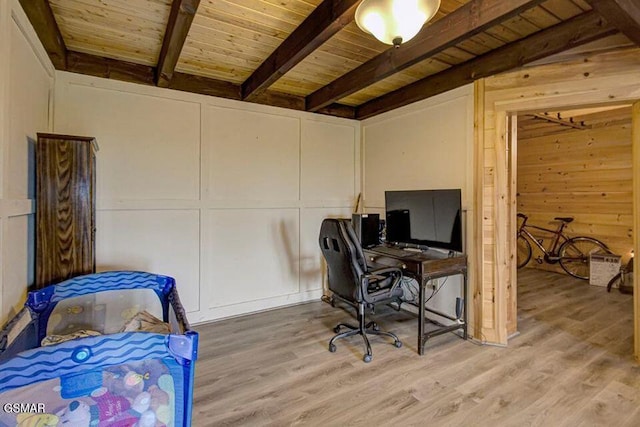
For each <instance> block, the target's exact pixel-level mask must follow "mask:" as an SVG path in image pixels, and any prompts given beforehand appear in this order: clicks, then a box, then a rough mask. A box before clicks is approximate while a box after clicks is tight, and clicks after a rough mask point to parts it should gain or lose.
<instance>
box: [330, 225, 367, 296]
mask: <svg viewBox="0 0 640 427" xmlns="http://www.w3.org/2000/svg"><path fill="white" fill-rule="evenodd" d="M318 242H319V244H320V250H321V251H322V255H323V256H324V259H325V260H326V262H327V267H328V279H329V289H330V290H331V292H333V293H335V294H338V296H340V297H342V298H344V299H347V300H349V301H353V302H359V301H361V300H362V295H361V291H360V277H361V276H362V275H363V274H364V273H365V272H366V271H367V264H366V261H365V258H364V254H363V252H362V247H361V246H360V242H359V241H358V238H357V236H356V233H355V232H354V230H353V228H352V226H351V222H350V221H349V220H346V219H334V218H327V219H325V220H323V221H322V225H321V226H320V236H319V238H318Z"/></svg>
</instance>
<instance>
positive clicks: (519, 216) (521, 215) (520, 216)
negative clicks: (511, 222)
mask: <svg viewBox="0 0 640 427" xmlns="http://www.w3.org/2000/svg"><path fill="white" fill-rule="evenodd" d="M518 218H524V219H527V218H529V217H528V216H526V215H525V214H523V213H519V214H518Z"/></svg>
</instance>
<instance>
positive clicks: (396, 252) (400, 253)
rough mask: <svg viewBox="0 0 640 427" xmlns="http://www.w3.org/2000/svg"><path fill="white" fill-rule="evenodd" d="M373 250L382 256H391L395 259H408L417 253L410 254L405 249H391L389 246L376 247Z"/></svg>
mask: <svg viewBox="0 0 640 427" xmlns="http://www.w3.org/2000/svg"><path fill="white" fill-rule="evenodd" d="M371 250H372V251H373V252H378V253H381V254H385V255H391V256H393V257H396V258H402V257H406V256H409V255H412V254H413V255H415V253H412V252H409V251H405V250H403V249H400V248H393V247H389V246H376V247H374V248H371Z"/></svg>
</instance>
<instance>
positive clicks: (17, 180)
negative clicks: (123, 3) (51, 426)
mask: <svg viewBox="0 0 640 427" xmlns="http://www.w3.org/2000/svg"><path fill="white" fill-rule="evenodd" d="M0 57H1V58H3V60H2V61H0V159H1V161H0V251H1V253H0V324H2V323H4V322H5V321H6V320H8V319H9V318H10V317H11V316H12V315H13V314H15V312H16V311H17V310H19V309H20V308H21V307H22V305H23V303H24V299H25V296H26V293H27V288H28V286H30V285H31V284H33V278H34V274H33V260H34V232H33V230H34V215H33V213H34V206H33V205H34V203H33V199H34V197H35V194H34V190H35V181H34V178H35V176H34V158H35V156H34V143H35V140H36V133H37V132H47V131H49V130H50V108H49V101H50V93H51V92H52V90H53V76H54V71H53V66H52V64H51V63H50V61H49V59H48V57H47V55H46V52H45V51H44V49H43V48H42V46H41V45H40V43H39V41H38V38H37V36H36V35H35V33H34V31H33V29H32V28H31V25H30V24H29V21H28V20H27V18H26V16H25V15H24V12H23V11H22V8H21V7H20V5H19V3H18V1H17V0H10V1H0Z"/></svg>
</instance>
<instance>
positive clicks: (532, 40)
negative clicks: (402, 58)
mask: <svg viewBox="0 0 640 427" xmlns="http://www.w3.org/2000/svg"><path fill="white" fill-rule="evenodd" d="M617 32H618V30H617V29H616V28H615V27H613V26H612V25H610V24H608V23H607V22H606V21H605V20H604V18H602V17H601V16H600V15H599V14H598V13H596V12H594V11H590V12H587V13H583V14H582V15H579V16H577V17H575V18H572V19H570V20H568V21H565V22H562V23H560V24H557V25H554V26H553V27H550V28H548V29H545V30H542V31H539V32H537V33H535V34H533V35H530V36H528V37H526V38H524V39H522V40H519V41H516V42H514V43H510V44H508V45H505V46H503V47H501V48H498V49H495V50H493V51H491V52H489V53H486V54H484V55H482V56H479V57H477V58H474V59H472V60H470V61H467V62H464V63H462V64H460V65H457V66H454V67H451V68H448V69H446V70H444V71H442V72H440V73H437V74H434V75H432V76H429V77H427V78H424V79H422V80H418V81H417V82H414V83H411V84H409V85H407V86H405V87H402V88H400V89H398V90H395V91H393V92H390V93H388V94H386V95H383V96H380V97H378V98H376V99H373V100H371V101H368V102H366V103H364V104H362V105H360V106H359V107H357V110H356V118H357V119H359V120H362V119H366V118H368V117H372V116H375V115H377V114H381V113H384V112H386V111H390V110H393V109H395V108H398V107H402V106H404V105H408V104H411V103H413V102H416V101H420V100H423V99H426V98H429V97H432V96H434V95H438V94H440V93H443V92H447V91H449V90H452V89H455V88H458V87H460V86H464V85H466V84H469V83H472V82H474V81H475V80H477V79H480V78H483V77H489V76H492V75H495V74H499V73H503V72H505V71H509V70H512V69H515V68H519V67H521V66H523V65H525V64H528V63H530V62H533V61H537V60H539V59H541V58H544V57H546V56H549V55H553V54H556V53H558V52H562V51H564V50H567V49H571V48H573V47H576V46H580V45H582V44H584V43H588V42H591V41H594V40H597V39H600V38H602V37H607V36H610V35H612V34H615V33H617Z"/></svg>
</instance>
